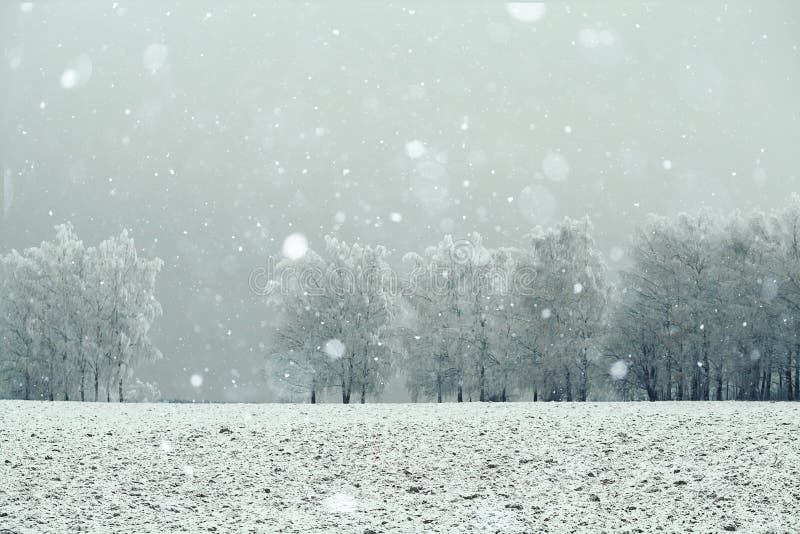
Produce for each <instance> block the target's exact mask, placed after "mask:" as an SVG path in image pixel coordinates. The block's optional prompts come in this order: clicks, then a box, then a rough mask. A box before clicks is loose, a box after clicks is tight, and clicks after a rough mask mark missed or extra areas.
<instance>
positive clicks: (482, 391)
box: [478, 363, 486, 402]
mask: <svg viewBox="0 0 800 534" xmlns="http://www.w3.org/2000/svg"><path fill="white" fill-rule="evenodd" d="M485 382H486V367H485V366H484V365H483V364H482V363H481V367H480V381H479V385H480V392H479V397H478V399H479V400H480V401H481V402H484V401H486V383H485Z"/></svg>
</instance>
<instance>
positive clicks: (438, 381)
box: [436, 374, 442, 403]
mask: <svg viewBox="0 0 800 534" xmlns="http://www.w3.org/2000/svg"><path fill="white" fill-rule="evenodd" d="M436 402H438V403H441V402H442V375H441V374H437V375H436Z"/></svg>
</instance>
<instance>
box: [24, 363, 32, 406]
mask: <svg viewBox="0 0 800 534" xmlns="http://www.w3.org/2000/svg"><path fill="white" fill-rule="evenodd" d="M26 365H27V364H26ZM30 399H31V373H30V371H28V369H27V368H26V369H25V400H30Z"/></svg>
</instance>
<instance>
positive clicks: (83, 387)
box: [81, 364, 86, 402]
mask: <svg viewBox="0 0 800 534" xmlns="http://www.w3.org/2000/svg"><path fill="white" fill-rule="evenodd" d="M85 400H86V364H83V365H81V402H83V401H85Z"/></svg>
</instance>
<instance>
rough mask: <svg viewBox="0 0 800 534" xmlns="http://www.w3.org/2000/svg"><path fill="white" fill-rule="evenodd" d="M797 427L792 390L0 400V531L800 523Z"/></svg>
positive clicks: (751, 527) (625, 528)
mask: <svg viewBox="0 0 800 534" xmlns="http://www.w3.org/2000/svg"><path fill="white" fill-rule="evenodd" d="M798 438H800V405H798V404H788V403H732V402H731V403H654V404H645V403H636V404H634V403H629V404H616V403H610V404H542V403H540V404H523V403H518V404H477V403H473V404H462V405H457V404H446V405H433V404H418V405H408V404H402V405H366V406H360V405H351V406H341V405H316V406H312V405H163V404H162V405H154V404H140V405H134V404H125V405H118V404H111V405H107V404H89V403H86V404H79V403H69V404H67V403H60V402H56V403H44V402H13V401H0V532H67V531H70V532H76V531H90V532H320V531H330V532H358V533H366V532H389V531H406V532H422V531H423V530H424V531H430V532H464V531H475V532H498V531H499V532H601V531H613V532H654V531H675V532H712V531H713V532H717V531H743V532H800V484H798V480H800V473H799V472H798V471H799V470H800V439H798ZM4 529H5V530H4Z"/></svg>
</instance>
